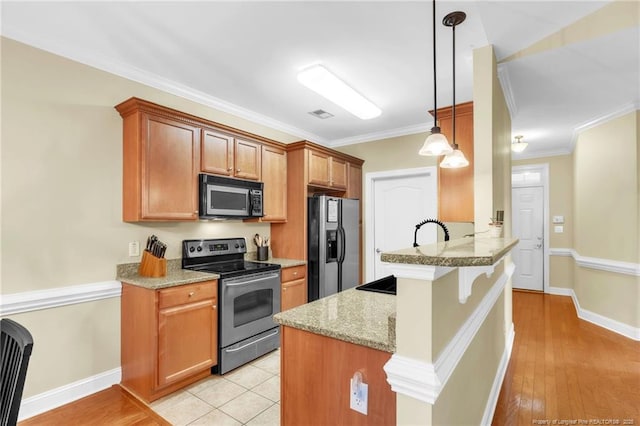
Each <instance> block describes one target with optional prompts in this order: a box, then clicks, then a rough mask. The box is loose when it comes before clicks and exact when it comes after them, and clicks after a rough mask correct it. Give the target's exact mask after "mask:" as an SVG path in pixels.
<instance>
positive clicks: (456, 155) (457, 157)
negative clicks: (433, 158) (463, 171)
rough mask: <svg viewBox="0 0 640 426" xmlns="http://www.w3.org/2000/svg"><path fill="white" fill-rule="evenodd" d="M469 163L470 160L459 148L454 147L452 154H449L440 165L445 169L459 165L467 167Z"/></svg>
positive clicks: (455, 167)
mask: <svg viewBox="0 0 640 426" xmlns="http://www.w3.org/2000/svg"><path fill="white" fill-rule="evenodd" d="M468 165H469V160H467V158H466V157H465V156H464V154H463V153H462V151H460V150H459V149H454V150H453V152H452V153H451V154H447V155H446V156H445V157H444V159H443V160H442V162H441V163H440V167H442V168H443V169H457V168H459V167H467V166H468Z"/></svg>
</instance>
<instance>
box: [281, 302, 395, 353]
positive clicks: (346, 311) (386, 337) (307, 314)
mask: <svg viewBox="0 0 640 426" xmlns="http://www.w3.org/2000/svg"><path fill="white" fill-rule="evenodd" d="M395 312H396V296H393V295H390V294H381V293H374V292H370V291H362V290H356V289H349V290H345V291H343V292H340V293H337V294H333V295H331V296H328V297H324V298H322V299H319V300H316V301H314V302H311V303H307V304H305V305H301V306H298V307H296V308H293V309H290V310H287V311H284V312H280V313H278V314H276V315H275V316H274V317H273V319H274V321H275V322H277V323H278V324H281V325H284V326H288V327H293V328H297V329H300V330H305V331H309V332H311V333H315V334H319V335H322V336H327V337H331V338H334V339H338V340H343V341H345V342H349V343H354V344H356V345H361V346H367V347H370V348H373V349H378V350H381V351H385V352H390V353H394V352H395V350H396V336H395V333H396V329H395ZM390 317H393V320H392V319H390Z"/></svg>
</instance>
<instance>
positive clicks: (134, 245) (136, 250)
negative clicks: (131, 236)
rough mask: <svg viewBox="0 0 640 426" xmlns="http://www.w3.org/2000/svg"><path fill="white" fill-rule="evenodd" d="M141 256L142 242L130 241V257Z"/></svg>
mask: <svg viewBox="0 0 640 426" xmlns="http://www.w3.org/2000/svg"><path fill="white" fill-rule="evenodd" d="M135 256H140V243H138V242H137V241H131V242H130V243H129V257H135Z"/></svg>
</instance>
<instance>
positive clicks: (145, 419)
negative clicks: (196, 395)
mask: <svg viewBox="0 0 640 426" xmlns="http://www.w3.org/2000/svg"><path fill="white" fill-rule="evenodd" d="M19 425H20V426H34V425H122V426H125V425H127V426H129V425H137V426H142V425H158V426H165V425H169V426H170V425H171V423H169V422H167V421H166V420H164V419H163V418H162V417H160V416H159V415H157V414H156V413H155V412H154V411H153V410H151V409H150V408H149V407H147V406H146V405H145V404H143V403H142V402H140V401H139V400H138V399H136V398H135V397H134V396H132V395H131V394H129V393H128V392H127V391H125V390H124V389H122V388H121V387H120V386H119V385H113V386H111V387H110V388H108V389H105V390H103V391H100V392H97V393H94V394H93V395H89V396H87V397H84V398H82V399H79V400H77V401H74V402H71V403H69V404H66V405H63V406H62V407H58V408H56V409H54V410H51V411H47V412H46V413H42V414H40V415H37V416H34V417H31V418H29V419H26V420H24V421H22V422H20V423H19Z"/></svg>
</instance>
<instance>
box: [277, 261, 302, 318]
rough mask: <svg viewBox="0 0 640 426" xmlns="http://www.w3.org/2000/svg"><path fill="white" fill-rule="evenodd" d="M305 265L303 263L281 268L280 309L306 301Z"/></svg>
mask: <svg viewBox="0 0 640 426" xmlns="http://www.w3.org/2000/svg"><path fill="white" fill-rule="evenodd" d="M306 272H307V267H306V266H305V265H301V266H294V267H290V268H284V269H282V280H281V281H282V291H281V292H280V311H286V310H288V309H291V308H295V307H296V306H300V305H304V304H305V303H307V280H306V275H307V274H306Z"/></svg>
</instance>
